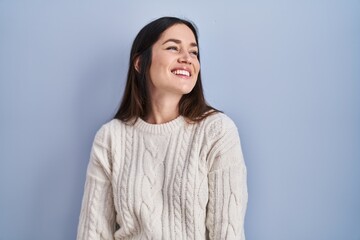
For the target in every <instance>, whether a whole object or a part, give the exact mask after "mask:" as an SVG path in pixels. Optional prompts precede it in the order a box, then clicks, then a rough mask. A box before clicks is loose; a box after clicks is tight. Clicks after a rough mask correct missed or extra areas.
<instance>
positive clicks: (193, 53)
mask: <svg viewBox="0 0 360 240" xmlns="http://www.w3.org/2000/svg"><path fill="white" fill-rule="evenodd" d="M190 54H191V55H193V56H195V57H197V56H198V55H199V52H198V51H195V50H194V51H191V52H190Z"/></svg>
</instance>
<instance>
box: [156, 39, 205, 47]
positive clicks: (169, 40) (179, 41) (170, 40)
mask: <svg viewBox="0 0 360 240" xmlns="http://www.w3.org/2000/svg"><path fill="white" fill-rule="evenodd" d="M168 42H174V43H177V44H180V43H181V40H179V39H175V38H170V39H168V40H166V41H165V42H164V43H163V44H162V45H164V44H166V43H168ZM190 46H192V47H197V46H198V45H197V44H196V43H194V42H192V43H190Z"/></svg>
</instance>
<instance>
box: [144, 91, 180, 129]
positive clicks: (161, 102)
mask: <svg viewBox="0 0 360 240" xmlns="http://www.w3.org/2000/svg"><path fill="white" fill-rule="evenodd" d="M179 101H180V98H179V97H156V98H152V100H151V112H150V113H149V115H148V116H147V117H146V119H145V120H146V121H147V122H148V123H152V124H161V123H166V122H169V121H171V120H174V119H175V118H177V117H178V116H179Z"/></svg>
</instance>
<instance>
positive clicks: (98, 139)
mask: <svg viewBox="0 0 360 240" xmlns="http://www.w3.org/2000/svg"><path fill="white" fill-rule="evenodd" d="M125 125H126V124H125V123H124V122H122V121H121V120H119V119H112V120H110V121H109V122H107V123H105V124H103V125H102V126H101V127H100V128H99V129H98V131H97V132H96V134H95V138H94V142H95V143H98V144H100V145H103V146H104V147H105V146H109V145H110V144H111V141H112V139H113V138H114V137H115V136H116V135H117V134H118V133H119V131H121V128H123V127H125Z"/></svg>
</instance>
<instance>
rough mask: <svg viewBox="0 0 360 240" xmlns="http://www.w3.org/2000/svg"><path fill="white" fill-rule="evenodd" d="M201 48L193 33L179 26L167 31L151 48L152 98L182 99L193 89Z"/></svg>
mask: <svg viewBox="0 0 360 240" xmlns="http://www.w3.org/2000/svg"><path fill="white" fill-rule="evenodd" d="M197 55H198V47H197V44H196V40H195V36H194V34H193V32H192V31H191V29H190V28H189V27H187V26H186V25H184V24H176V25H173V26H171V27H170V28H168V29H167V30H165V31H164V32H163V33H162V35H161V36H160V38H159V40H158V41H157V42H155V43H154V45H153V46H152V59H151V65H150V84H149V86H150V87H149V88H150V94H151V96H152V97H156V96H164V95H165V94H167V95H168V94H172V95H175V96H177V97H181V96H182V95H183V94H187V93H189V92H191V90H192V89H193V88H194V86H195V83H196V80H197V78H198V75H199V71H200V63H199V60H198V57H197Z"/></svg>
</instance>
